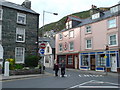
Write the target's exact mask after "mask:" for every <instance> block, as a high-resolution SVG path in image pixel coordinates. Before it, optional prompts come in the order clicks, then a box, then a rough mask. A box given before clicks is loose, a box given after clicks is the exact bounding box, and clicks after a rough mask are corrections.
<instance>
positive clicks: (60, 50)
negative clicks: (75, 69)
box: [59, 43, 63, 52]
mask: <svg viewBox="0 0 120 90" xmlns="http://www.w3.org/2000/svg"><path fill="white" fill-rule="evenodd" d="M62 51H63V45H62V43H60V44H59V52H62Z"/></svg>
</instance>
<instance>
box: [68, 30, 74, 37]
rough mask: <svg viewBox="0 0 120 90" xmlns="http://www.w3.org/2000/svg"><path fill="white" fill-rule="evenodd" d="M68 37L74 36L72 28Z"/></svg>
mask: <svg viewBox="0 0 120 90" xmlns="http://www.w3.org/2000/svg"><path fill="white" fill-rule="evenodd" d="M71 35H72V36H71ZM69 38H74V30H71V31H69Z"/></svg>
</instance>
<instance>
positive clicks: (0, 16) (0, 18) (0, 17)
mask: <svg viewBox="0 0 120 90" xmlns="http://www.w3.org/2000/svg"><path fill="white" fill-rule="evenodd" d="M0 12H1V13H0V14H1V15H0V20H2V17H3V9H1V8H0Z"/></svg>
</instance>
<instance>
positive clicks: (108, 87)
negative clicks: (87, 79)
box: [79, 86, 119, 88]
mask: <svg viewBox="0 0 120 90" xmlns="http://www.w3.org/2000/svg"><path fill="white" fill-rule="evenodd" d="M79 88H119V87H118V86H79Z"/></svg>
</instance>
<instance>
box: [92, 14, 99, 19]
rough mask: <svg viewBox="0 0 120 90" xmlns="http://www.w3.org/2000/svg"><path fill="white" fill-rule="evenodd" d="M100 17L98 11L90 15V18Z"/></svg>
mask: <svg viewBox="0 0 120 90" xmlns="http://www.w3.org/2000/svg"><path fill="white" fill-rule="evenodd" d="M99 17H100V13H96V14H93V15H92V19H97V18H99Z"/></svg>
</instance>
